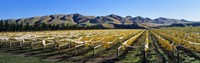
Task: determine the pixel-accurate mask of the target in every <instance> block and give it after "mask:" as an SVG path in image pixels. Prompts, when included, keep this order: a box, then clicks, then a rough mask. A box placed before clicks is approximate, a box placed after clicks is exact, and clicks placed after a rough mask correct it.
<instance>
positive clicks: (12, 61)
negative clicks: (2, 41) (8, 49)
mask: <svg viewBox="0 0 200 63" xmlns="http://www.w3.org/2000/svg"><path fill="white" fill-rule="evenodd" d="M0 63H58V62H50V61H44V60H41V59H37V58H34V57H21V56H15V55H11V54H8V53H0Z"/></svg>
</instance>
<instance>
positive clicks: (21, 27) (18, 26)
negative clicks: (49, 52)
mask: <svg viewBox="0 0 200 63" xmlns="http://www.w3.org/2000/svg"><path fill="white" fill-rule="evenodd" d="M81 29H105V28H102V27H99V26H80V25H64V24H60V25H55V24H45V23H41V24H36V25H30V24H29V23H26V24H23V23H22V22H21V23H9V22H8V21H3V20H0V31H1V32H2V31H5V32H6V31H16V32H17V31H48V30H81Z"/></svg>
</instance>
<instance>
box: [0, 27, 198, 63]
mask: <svg viewBox="0 0 200 63" xmlns="http://www.w3.org/2000/svg"><path fill="white" fill-rule="evenodd" d="M199 29H200V27H185V28H180V27H170V28H159V29H106V30H65V31H63V30H62V31H61V30H59V31H37V32H0V53H9V54H11V55H18V56H22V57H33V58H38V59H42V60H44V61H51V62H67V63H200V30H199ZM5 62H6V61H3V60H2V59H1V55H0V63H5Z"/></svg>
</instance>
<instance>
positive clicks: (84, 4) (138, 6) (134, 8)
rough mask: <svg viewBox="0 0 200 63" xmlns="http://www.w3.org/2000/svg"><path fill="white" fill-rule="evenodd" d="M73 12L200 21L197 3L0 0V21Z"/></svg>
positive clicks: (175, 0) (180, 0)
mask: <svg viewBox="0 0 200 63" xmlns="http://www.w3.org/2000/svg"><path fill="white" fill-rule="evenodd" d="M73 13H80V14H82V15H89V16H105V15H109V14H116V15H120V16H123V17H125V16H132V17H135V16H142V17H149V18H152V19H155V18H159V17H165V18H175V19H186V20H192V21H200V0H0V19H18V18H27V17H34V16H44V15H51V14H73Z"/></svg>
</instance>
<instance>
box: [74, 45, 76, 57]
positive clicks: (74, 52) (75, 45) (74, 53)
mask: <svg viewBox="0 0 200 63" xmlns="http://www.w3.org/2000/svg"><path fill="white" fill-rule="evenodd" d="M74 55H76V43H74Z"/></svg>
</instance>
